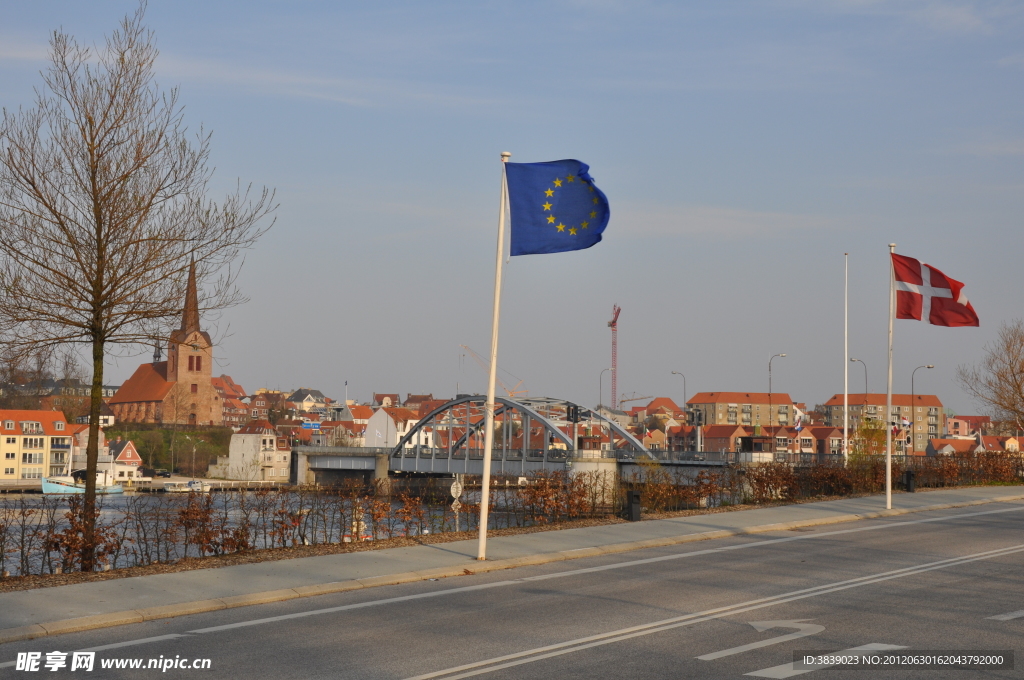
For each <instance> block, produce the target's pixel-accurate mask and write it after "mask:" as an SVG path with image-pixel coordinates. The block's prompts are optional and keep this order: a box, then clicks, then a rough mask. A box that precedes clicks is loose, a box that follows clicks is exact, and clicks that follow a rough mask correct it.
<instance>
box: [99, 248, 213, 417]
mask: <svg viewBox="0 0 1024 680" xmlns="http://www.w3.org/2000/svg"><path fill="white" fill-rule="evenodd" d="M159 356H160V355H159V351H158V352H157V353H156V355H155V356H154V357H153V358H154V359H159ZM212 370H213V341H212V340H210V334H209V333H207V332H206V331H204V330H202V329H201V328H200V327H199V295H198V292H197V290H196V269H195V264H194V263H193V264H192V266H191V267H190V268H189V272H188V288H187V290H186V292H185V308H184V310H182V313H181V328H179V329H177V330H175V331H173V332H172V333H171V337H170V339H169V341H168V343H167V361H153V362H152V363H149V364H143V365H141V366H139V367H138V369H136V371H135V373H134V374H133V375H132V377H131V378H129V379H128V380H127V381H126V382H125V383H124V384H123V385H121V388H120V389H119V390H118V391H117V393H115V394H114V396H113V397H112V398H111V399H110V408H111V410H112V411H113V412H114V415H115V416H116V417H117V419H118V420H120V421H126V422H130V423H165V424H178V425H221V424H223V416H222V404H221V400H220V396H219V395H218V393H217V390H216V388H215V387H214V385H213V381H212V375H211V372H212Z"/></svg>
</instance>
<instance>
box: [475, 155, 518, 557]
mask: <svg viewBox="0 0 1024 680" xmlns="http://www.w3.org/2000/svg"><path fill="white" fill-rule="evenodd" d="M511 156H512V154H511V153H509V152H508V151H502V152H501V198H500V199H499V201H498V204H499V206H500V207H499V209H498V254H497V257H496V263H495V265H494V316H493V319H492V320H491V370H490V373H489V375H488V376H487V403H486V404H484V471H483V478H482V479H481V481H480V537H479V539H478V541H477V549H476V558H477V559H478V560H486V559H487V506H488V503H489V501H490V494H491V447H492V446H494V383H495V382H496V380H497V378H498V321H499V319H500V318H501V265H502V260H503V259H504V250H505V205H506V201H507V199H508V186H507V185H506V183H505V163H507V162H508V159H509V158H510V157H511Z"/></svg>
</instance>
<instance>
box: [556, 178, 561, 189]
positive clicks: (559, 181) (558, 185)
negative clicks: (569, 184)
mask: <svg viewBox="0 0 1024 680" xmlns="http://www.w3.org/2000/svg"><path fill="white" fill-rule="evenodd" d="M555 186H556V187H560V186H562V180H560V179H556V180H555Z"/></svg>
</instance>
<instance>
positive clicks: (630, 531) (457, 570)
mask: <svg viewBox="0 0 1024 680" xmlns="http://www.w3.org/2000/svg"><path fill="white" fill-rule="evenodd" d="M1011 500H1024V486H1009V487H1008V486H1001V487H973V488H963V489H952V490H941V491H929V492H923V493H916V494H895V495H893V509H892V510H891V511H886V510H885V497H884V496H869V497H864V498H849V499H843V500H837V501H824V502H818V503H804V504H800V505H786V506H781V507H772V508H758V509H753V510H741V511H735V512H724V513H715V514H709V515H697V516H691V517H680V518H675V519H662V520H649V521H643V522H637V523H630V524H613V525H608V526H598V527H587V528H582V529H565V530H561V531H545V532H538V533H533V534H520V535H516V536H502V537H494V538H491V539H490V540H489V541H488V560H487V561H486V562H478V561H476V559H475V556H476V540H475V539H474V540H466V541H457V542H453V543H441V544H436V545H421V546H414V547H408V548H392V549H388V550H372V551H366V552H357V553H348V554H340V555H325V556H321V557H305V558H300V559H291V560H278V561H273V562H260V563H257V564H245V565H238V566H232V567H222V568H218V569H200V570H195V571H186V572H178V573H173V574H158V575H153V576H136V577H132V578H125V579H113V580H110V581H97V582H93V583H80V584H76V585H67V586H60V587H55V588H41V589H38V590H27V591H16V592H10V593H2V594H0V643H3V642H11V641H14V640H18V639H30V638H35V637H43V636H46V635H55V634H58V633H63V632H72V631H75V630H87V629H91V628H102V627H107V626H112V625H120V624H125V623H137V622H142V621H146V620H152V619H158V618H167V617H171V616H181V615H185V614H194V613H199V612H204V611H213V610H217V609H226V608H230V607H238V606H245V605H251V604H262V603H266V602H275V601H282V600H288V599H294V598H299V597H309V596H313V595H321V594H326V593H333V592H343V591H347V590H357V589H362V588H368V587H373V586H378V585H391V584H396V583H406V582H410V581H419V580H424V579H427V578H442V577H448V576H457V575H461V574H463V573H464V570H466V569H469V570H471V571H473V572H476V573H480V572H484V571H492V570H496V569H508V568H512V567H516V566H525V565H529V564H543V563H548V562H556V561H561V560H568V559H576V558H580V557H591V556H595V555H604V554H611V553H617V552H626V551H629V550H639V549H643V548H651V547H659V546H666V545H675V544H680V543H687V542H690V541H698V540H706V539H712V538H724V537H728V536H736V535H741V534H748V533H763V532H767V531H782V530H785V529H790V528H795V527H800V526H813V525H818V524H833V523H838V522H848V521H854V520H857V519H866V518H871V517H884V516H890V515H898V514H905V513H911V512H922V511H926V510H939V509H943V508H951V507H960V506H964V505H974V504H982V503H993V502H1000V501H1011Z"/></svg>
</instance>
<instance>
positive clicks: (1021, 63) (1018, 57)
mask: <svg viewBox="0 0 1024 680" xmlns="http://www.w3.org/2000/svg"><path fill="white" fill-rule="evenodd" d="M996 64H997V65H999V66H1006V67H1009V68H1024V54H1011V55H1009V56H1007V57H1003V58H1002V59H999V60H998V61H996Z"/></svg>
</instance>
